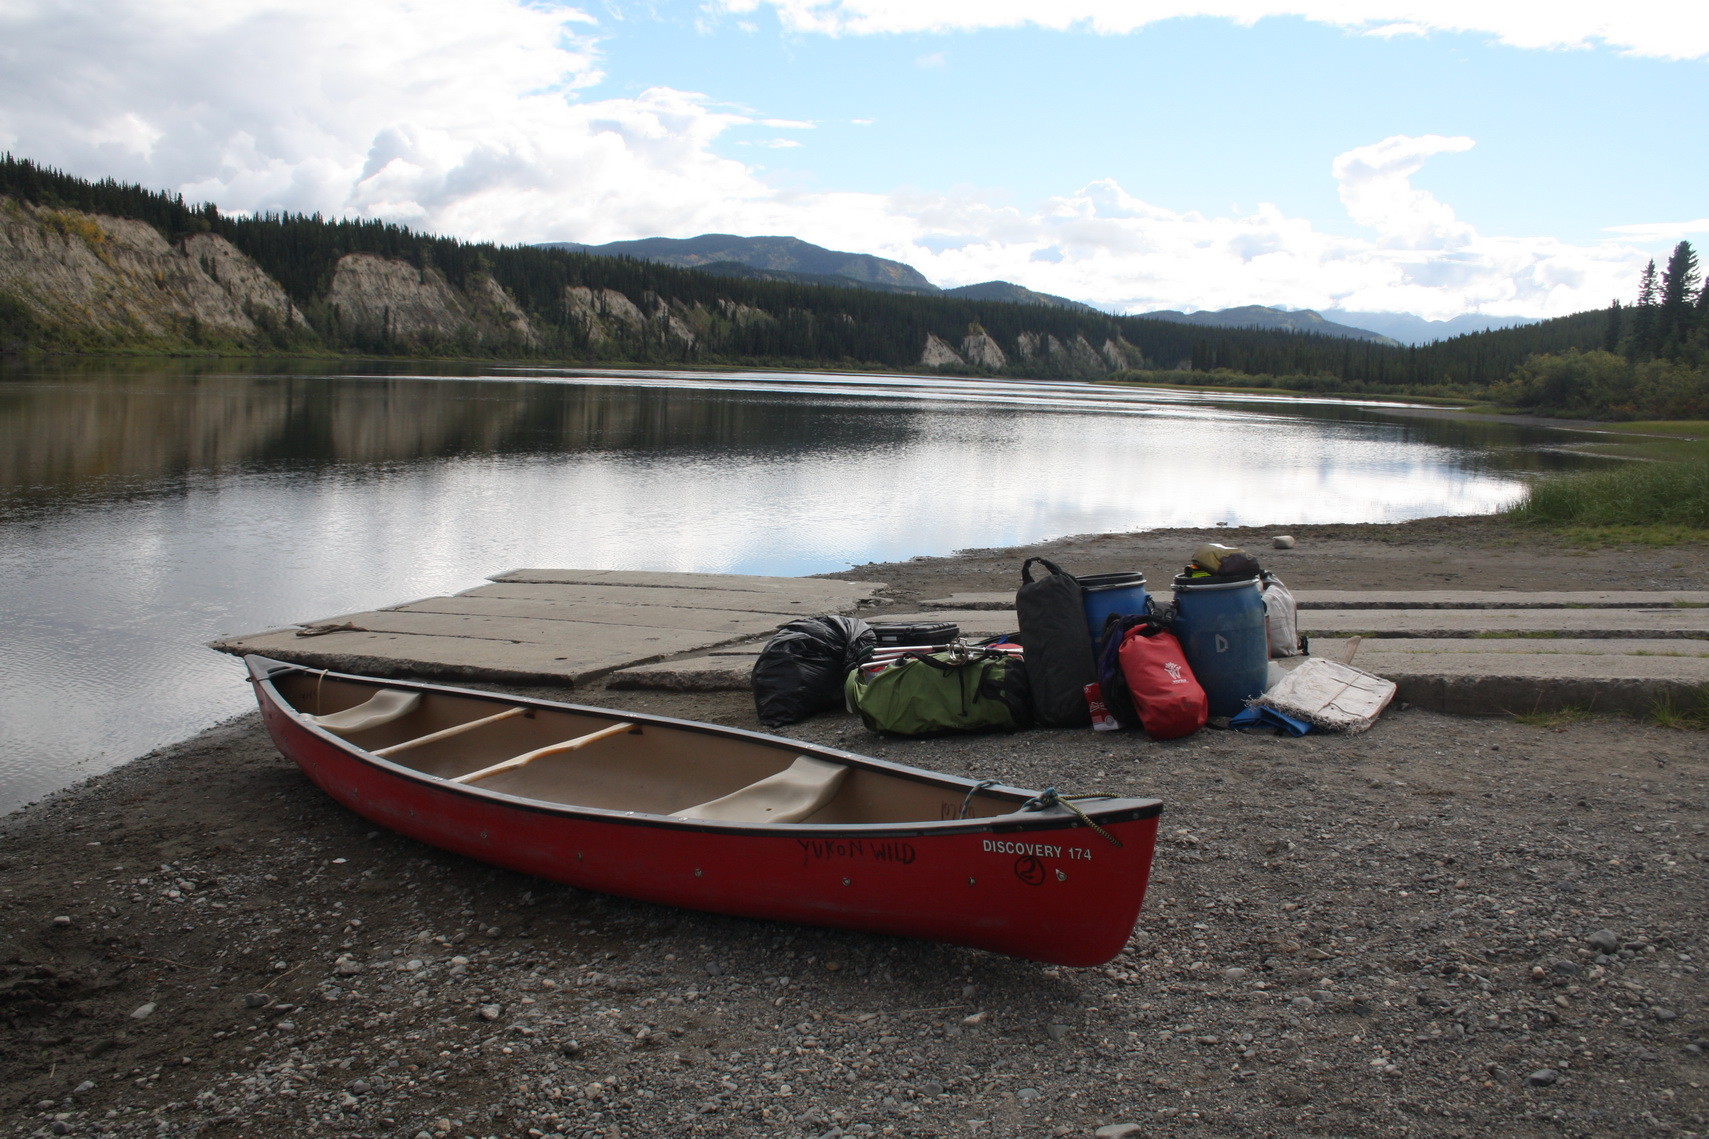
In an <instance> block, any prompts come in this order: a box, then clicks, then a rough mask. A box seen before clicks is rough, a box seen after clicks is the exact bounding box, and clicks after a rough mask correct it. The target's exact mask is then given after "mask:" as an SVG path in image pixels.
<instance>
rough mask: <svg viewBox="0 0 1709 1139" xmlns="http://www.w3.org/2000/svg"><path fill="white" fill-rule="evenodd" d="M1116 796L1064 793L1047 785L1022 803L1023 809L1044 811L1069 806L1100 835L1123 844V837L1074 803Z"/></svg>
mask: <svg viewBox="0 0 1709 1139" xmlns="http://www.w3.org/2000/svg"><path fill="white" fill-rule="evenodd" d="M1115 797H1116V796H1114V795H1064V794H1062V793H1061V792H1059V791H1057V789H1056V788H1054V787H1046V788H1045V789H1044V790H1043V791H1040V792H1039V793H1038V794H1037V795H1035V796H1033V797H1032V798H1031V799H1028V800H1027V801H1026V802H1025V803H1022V804H1021V810H1023V811H1042V810H1044V809H1046V808H1047V807H1067V808H1068V809H1069V810H1070V811H1073V812H1074V813H1075V814H1076V815H1079V816H1080V821H1081V822H1083V823H1085V824H1086V825H1087V826H1089V827H1091V828H1092V829H1093V830H1095V831H1097V832H1098V835H1099V836H1100V837H1101V838H1103V839H1104V840H1105V841H1106V842H1108V843H1109V844H1110V845H1111V846H1121V845H1122V840H1121V839H1119V838H1117V837H1116V836H1115V835H1113V834H1111V833H1110V832H1109V831H1107V830H1105V829H1104V828H1103V827H1101V826H1099V825H1098V824H1097V823H1095V822H1093V821H1092V817H1091V816H1090V815H1088V814H1087V813H1086V812H1085V811H1082V810H1081V809H1080V808H1079V807H1077V806H1075V804H1074V801H1075V800H1076V799H1114V798H1115Z"/></svg>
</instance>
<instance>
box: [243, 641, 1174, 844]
mask: <svg viewBox="0 0 1709 1139" xmlns="http://www.w3.org/2000/svg"><path fill="white" fill-rule="evenodd" d="M244 663H245V664H246V665H247V666H248V669H249V673H250V675H249V680H250V682H251V684H253V685H254V686H255V687H256V689H257V691H258V693H259V694H260V697H261V703H262V704H263V705H270V706H272V707H274V708H276V709H277V710H278V711H279V713H280V714H281V715H283V716H284V717H285V718H286V719H287V720H288V721H289V722H290V724H291V726H292V727H293V728H294V729H295V730H297V731H300V732H303V733H306V734H308V735H310V736H312V737H316V738H318V739H319V740H321V741H322V742H323V743H325V744H327V745H329V746H331V747H333V748H335V749H336V750H338V751H340V752H342V753H344V754H345V755H347V756H348V757H350V758H351V759H353V760H355V761H357V762H359V763H361V764H363V765H365V766H367V767H370V768H373V769H375V770H376V771H378V772H380V773H383V774H385V775H386V776H388V777H390V778H393V779H401V780H406V781H408V782H410V783H414V784H418V785H420V786H422V787H424V788H431V789H433V790H434V791H438V792H442V793H447V794H451V795H456V796H465V797H468V798H469V799H471V800H479V801H485V802H488V803H491V804H493V805H496V806H502V807H504V808H505V809H508V810H517V811H527V812H530V813H537V814H545V815H554V816H560V817H565V818H580V819H587V820H589V821H597V822H600V823H609V824H616V825H628V826H644V827H654V828H659V827H668V828H670V829H671V830H673V831H681V832H702V833H707V834H713V835H727V836H739V835H754V836H758V835H767V836H773V837H776V836H780V835H785V836H789V837H792V838H801V839H816V838H872V839H878V840H882V839H901V838H925V837H934V836H940V837H947V836H952V835H963V836H967V835H980V834H1018V833H1027V832H1032V831H1060V830H1062V829H1064V827H1076V826H1084V823H1083V822H1082V821H1081V820H1080V818H1079V817H1078V816H1077V815H1076V813H1075V812H1072V811H1070V810H1068V809H1067V808H1064V807H1060V806H1058V807H1051V808H1047V809H1044V810H1034V811H1025V812H1022V811H1019V810H1018V809H1017V810H1016V811H1014V812H1011V813H1008V814H1002V815H988V816H980V817H976V818H969V819H941V820H940V819H930V820H924V819H922V820H908V821H903V822H887V823H741V822H721V821H715V820H707V819H683V818H678V817H676V816H673V815H657V814H650V813H647V812H644V811H619V810H612V809H609V808H602V807H589V806H582V805H579V804H574V803H555V802H550V801H547V800H543V799H535V798H529V797H526V796H520V795H511V794H507V793H506V792H503V791H495V790H492V789H490V788H485V787H481V786H479V785H477V784H462V783H455V782H452V781H451V780H448V779H443V778H440V777H438V776H435V775H429V774H427V773H425V772H422V771H418V770H416V769H415V768H412V767H406V766H404V765H403V764H399V763H396V762H394V761H392V760H390V759H388V758H384V757H381V756H376V755H374V754H373V753H372V752H369V751H367V750H365V749H363V748H361V747H358V746H357V745H355V744H353V743H351V742H350V741H349V740H346V739H344V738H343V737H341V736H339V735H336V734H334V733H333V732H330V731H328V730H326V729H325V728H322V727H320V726H319V725H317V724H313V723H310V722H308V720H307V719H305V717H304V714H303V713H300V712H298V711H297V710H296V709H295V708H294V707H293V706H292V705H291V704H290V703H289V702H288V701H287V700H286V699H285V698H284V696H283V694H282V693H280V692H279V690H278V688H277V687H276V686H275V685H274V683H273V680H274V678H275V677H278V676H283V675H286V674H289V673H305V674H308V675H311V676H325V677H328V678H332V679H337V680H341V681H351V682H354V683H358V684H376V683H379V684H383V685H385V686H386V687H396V688H402V689H408V690H410V691H418V692H432V693H441V694H444V695H448V696H456V697H468V698H473V699H476V700H481V701H485V702H495V701H505V702H509V703H511V704H521V705H526V706H529V707H535V708H540V709H544V710H549V711H561V712H571V713H575V714H579V715H593V716H598V717H609V718H611V719H613V720H627V721H630V722H633V723H634V724H635V725H636V726H638V727H647V726H655V727H660V728H666V729H670V730H673V731H681V732H685V733H689V734H700V735H710V736H723V737H725V738H736V739H740V740H744V741H751V742H753V743H755V744H757V745H762V746H765V747H767V748H776V749H783V750H792V749H793V750H799V751H801V752H802V753H804V754H811V755H815V756H818V757H821V758H825V759H829V760H833V761H835V762H839V763H845V764H848V765H849V766H851V767H859V768H865V769H867V770H870V771H873V772H874V773H876V774H881V775H885V776H888V777H894V778H901V779H906V780H910V781H912V782H917V783H925V784H929V785H931V786H935V787H940V788H945V789H947V790H952V791H954V792H956V793H958V794H967V793H969V792H972V791H975V790H978V791H979V792H981V793H983V794H989V795H996V796H1000V797H1006V798H1013V799H1015V800H1016V806H1017V808H1018V807H1019V805H1020V803H1021V802H1024V801H1025V800H1028V799H1031V798H1032V797H1033V796H1035V795H1036V794H1037V792H1035V791H1030V790H1027V789H1025V788H1021V787H1012V786H1009V785H1007V784H1001V783H999V784H988V785H985V786H980V784H979V782H978V781H975V780H973V779H968V778H964V777H962V776H959V775H949V774H946V773H941V772H934V771H928V770H925V769H923V768H918V767H911V766H908V765H906V764H900V763H895V762H892V761H890V760H885V759H879V758H877V757H874V756H867V755H861V754H859V753H857V752H847V751H843V750H841V749H839V748H832V747H825V746H823V745H820V744H811V743H806V742H805V741H800V740H793V739H790V738H788V737H785V736H774V735H768V734H766V733H763V732H754V731H749V730H747V729H745V728H733V727H726V726H724V725H720V724H705V723H700V722H697V721H694V720H679V719H675V718H673V717H669V716H657V715H652V714H649V713H632V712H623V711H618V710H616V709H611V708H601V707H597V706H594V705H586V704H570V703H566V702H562V701H556V700H546V699H538V698H533V697H520V696H514V695H509V694H501V693H493V692H486V691H482V690H479V689H471V688H459V687H456V686H453V685H445V684H438V683H434V682H430V681H417V680H393V679H390V678H379V677H373V676H363V675H359V674H355V673H343V672H334V671H331V670H329V669H319V668H312V667H310V666H308V665H301V664H292V663H290V662H287V661H279V660H274V659H271V658H268V657H261V656H255V655H249V656H246V657H245V658H244ZM288 758H290V759H291V760H292V761H293V762H296V760H297V757H296V756H294V755H289V754H288ZM1077 805H1078V806H1079V808H1080V810H1081V811H1083V812H1084V813H1085V815H1086V816H1087V817H1089V818H1091V819H1092V820H1093V821H1095V822H1097V823H1098V824H1100V825H1110V824H1115V823H1123V822H1128V821H1131V820H1136V819H1148V818H1155V817H1157V816H1159V815H1160V814H1161V813H1162V809H1163V804H1162V801H1161V800H1158V799H1132V798H1115V797H1112V798H1108V799H1087V800H1080V801H1079V802H1078V804H1077Z"/></svg>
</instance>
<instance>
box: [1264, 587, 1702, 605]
mask: <svg viewBox="0 0 1709 1139" xmlns="http://www.w3.org/2000/svg"><path fill="white" fill-rule="evenodd" d="M1292 592H1293V595H1294V599H1295V600H1296V601H1298V602H1299V603H1300V608H1301V609H1663V608H1669V607H1674V608H1691V607H1695V608H1704V609H1709V591H1703V590H1612V589H1604V590H1572V591H1566V590H1560V591H1553V592H1539V593H1524V592H1520V591H1517V590H1499V589H1496V590H1481V591H1480V590H1468V589H1416V590H1401V591H1392V592H1391V591H1383V590H1362V589H1296V590H1293V591H1292Z"/></svg>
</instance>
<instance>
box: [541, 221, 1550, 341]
mask: <svg viewBox="0 0 1709 1139" xmlns="http://www.w3.org/2000/svg"><path fill="white" fill-rule="evenodd" d="M540 248H542V249H568V250H574V251H577V252H582V253H593V254H596V255H599V256H602V257H633V258H635V259H637V260H641V261H656V262H659V263H661V264H665V265H676V266H679V267H681V268H685V269H699V270H701V271H702V272H706V273H714V274H717V275H718V276H722V277H735V278H740V279H744V280H759V281H784V282H790V283H793V284H798V285H826V286H834V287H839V288H856V289H871V290H874V291H877V292H884V293H911V294H914V295H917V296H941V297H958V298H961V299H964V300H972V301H1008V302H1011V303H1014V304H1033V305H1046V306H1049V307H1052V308H1065V309H1076V310H1079V311H1082V312H1099V311H1101V310H1099V309H1098V308H1096V307H1095V306H1093V305H1088V304H1083V303H1082V302H1080V301H1073V300H1069V299H1068V298H1067V297H1059V296H1054V295H1052V294H1050V293H1040V292H1035V291H1033V290H1032V289H1029V288H1026V287H1025V286H1022V285H1016V284H1013V283H1011V282H1009V281H984V282H981V283H980V284H977V285H961V286H959V287H957V288H953V289H942V288H939V287H938V286H936V285H934V284H932V283H931V282H930V281H928V280H926V278H925V276H924V275H922V274H921V273H920V271H919V270H917V269H915V268H914V267H913V266H911V265H904V264H903V263H902V262H900V261H891V260H889V259H888V258H884V257H874V256H872V255H871V254H868V253H848V252H843V251H841V250H836V249H826V248H825V247H824V246H822V245H814V244H813V243H812V242H809V241H802V240H801V239H800V238H798V237H738V236H737V235H735V234H730V233H703V234H701V235H700V236H699V237H684V238H676V237H644V238H640V239H638V240H635V241H611V242H607V243H605V244H604V245H583V244H581V243H579V242H574V241H547V242H542V243H540ZM1138 315H1140V316H1143V317H1145V318H1147V319H1150V320H1167V321H1171V322H1174V323H1177V324H1201V325H1207V326H1210V327H1216V328H1260V329H1266V330H1270V331H1279V332H1310V333H1316V334H1317V335H1319V336H1340V337H1346V338H1347V339H1350V340H1364V341H1370V342H1371V343H1375V344H1390V345H1395V344H1429V343H1431V342H1433V341H1436V340H1446V339H1448V338H1449V337H1453V336H1461V335H1464V334H1466V333H1468V332H1483V331H1485V330H1488V329H1493V328H1511V327H1514V326H1516V325H1521V324H1535V323H1537V322H1536V321H1535V320H1534V319H1532V318H1530V317H1523V316H1484V315H1481V314H1468V315H1466V316H1457V317H1454V318H1453V319H1452V320H1425V319H1424V318H1423V317H1417V316H1413V315H1412V314H1411V313H1404V312H1351V311H1347V310H1344V309H1325V310H1324V311H1323V312H1322V313H1317V312H1314V311H1312V310H1311V309H1281V308H1270V307H1267V306H1264V305H1244V306H1241V307H1239V308H1225V309H1220V310H1218V311H1215V312H1211V311H1209V310H1205V311H1200V312H1178V311H1176V310H1174V309H1163V310H1160V311H1158V312H1147V313H1140V314H1138Z"/></svg>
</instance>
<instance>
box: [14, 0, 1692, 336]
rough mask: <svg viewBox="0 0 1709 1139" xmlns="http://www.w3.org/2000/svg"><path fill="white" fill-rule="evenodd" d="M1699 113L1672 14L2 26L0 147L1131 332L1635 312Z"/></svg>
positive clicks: (690, 3) (288, 18)
mask: <svg viewBox="0 0 1709 1139" xmlns="http://www.w3.org/2000/svg"><path fill="white" fill-rule="evenodd" d="M1141 13H1142V14H1143V15H1141ZM1704 107H1709V6H1693V7H1691V8H1686V7H1684V6H1679V5H1664V4H1660V3H1654V2H1651V0H1641V2H1638V3H1632V4H1626V5H1622V6H1609V7H1608V8H1606V9H1605V10H1598V11H1594V12H1592V11H1590V10H1589V9H1588V8H1584V9H1581V8H1576V7H1571V6H1565V5H1548V6H1545V5H1538V4H1511V3H1509V4H1503V3H1499V2H1493V0H1491V2H1485V3H1481V4H1480V3H1473V2H1471V0H1434V2H1430V3H1426V2H1424V0H1380V2H1378V0H1294V2H1292V3H1289V4H1270V3H1266V2H1265V0H1166V2H1158V3H1151V4H1147V5H1138V4H1135V3H1132V2H1127V3H1115V2H1113V0H1054V2H1051V3H1043V2H1036V0H982V2H977V3H975V2H968V0H704V2H694V0H684V2H678V3H666V2H659V3H651V4H648V3H615V2H606V0H591V2H589V3H585V4H582V5H580V6H576V5H568V4H558V3H551V2H541V0H535V2H521V3H519V2H517V0H294V2H292V3H281V2H278V0H172V2H171V3H158V2H156V3H143V2H142V0H12V2H10V3H5V2H0V147H5V148H7V149H10V150H12V151H14V152H15V153H17V154H20V155H27V156H30V157H33V158H37V159H39V160H42V161H45V162H49V163H51V164H54V165H58V166H61V167H63V168H65V169H68V170H71V171H72V172H74V173H79V174H85V175H90V176H105V175H114V176H117V177H120V178H124V179H129V180H137V181H141V182H144V183H146V184H148V185H151V186H159V187H163V188H168V189H173V190H177V191H181V192H183V193H184V194H185V195H186V196H187V197H191V198H203V199H209V200H213V201H215V202H217V203H218V204H219V205H220V206H221V207H222V208H224V209H228V210H233V211H242V210H264V209H290V210H320V211H321V212H323V213H328V214H349V215H365V216H381V217H387V218H391V219H395V220H399V221H403V222H406V223H408V224H411V225H415V226H418V227H420V228H424V229H430V230H435V231H438V232H445V233H453V234H456V235H459V236H463V237H468V238H482V239H492V240H500V241H510V242H528V241H544V240H563V239H570V240H583V241H593V242H598V241H608V240H614V239H619V238H631V237H646V236H654V235H664V236H673V237H687V236H692V235H693V234H696V233H702V232H708V231H722V232H735V233H745V234H762V233H787V234H793V235H795V236H799V237H802V238H805V239H807V240H810V241H816V242H819V243H820V244H824V245H829V246H832V247H835V248H842V249H853V250H857V251H861V252H870V253H876V254H879V255H882V256H887V257H893V258H896V259H898V260H902V261H906V262H908V263H909V264H912V265H914V266H915V267H916V268H918V269H920V270H921V271H922V272H923V273H925V274H926V275H927V276H928V277H929V278H931V279H932V280H934V281H936V282H938V283H940V284H943V285H958V284H969V283H973V282H975V281H981V280H988V279H992V278H1003V279H1008V280H1014V281H1018V282H1020V283H1022V284H1026V285H1029V286H1031V287H1033V288H1037V289H1041V290H1044V291H1047V292H1053V293H1060V294H1063V295H1067V296H1072V297H1075V298H1077V299H1082V300H1086V301H1090V302H1092V303H1095V304H1099V305H1101V306H1104V307H1106V308H1109V309H1111V310H1114V311H1144V310H1147V309H1152V308H1163V307H1169V308H1185V309H1195V308H1221V307H1226V306H1229V305H1235V304H1277V305H1286V306H1297V307H1314V308H1327V307H1342V308H1350V309H1373V310H1388V311H1409V312H1415V313H1419V314H1420V315H1425V316H1429V317H1436V318H1441V317H1446V316H1452V315H1456V314H1458V313H1461V312H1467V311H1483V312H1488V313H1493V314H1508V313H1512V314H1519V315H1529V316H1550V315H1558V314H1560V313H1564V312H1571V311H1577V310H1580V309H1583V308H1589V307H1594V306H1600V305H1603V304H1606V303H1607V301H1608V300H1609V299H1611V298H1612V297H1614V296H1620V297H1623V298H1625V297H1629V296H1630V294H1631V293H1632V292H1633V291H1634V288H1635V281H1636V276H1637V273H1638V271H1639V269H1641V267H1642V265H1643V263H1644V261H1645V260H1646V259H1648V258H1650V257H1658V258H1659V257H1665V255H1666V253H1667V251H1668V250H1669V249H1671V248H1672V246H1673V244H1674V243H1675V242H1677V241H1679V240H1681V239H1689V240H1692V241H1693V242H1694V243H1696V244H1699V245H1702V244H1704V243H1706V242H1709V193H1706V192H1705V189H1704V188H1705V186H1706V185H1709V178H1706V175H1709V137H1706V136H1709V130H1706V129H1705V126H1704V120H1705V116H1704V114H1703V111H1702V108H1704Z"/></svg>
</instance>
